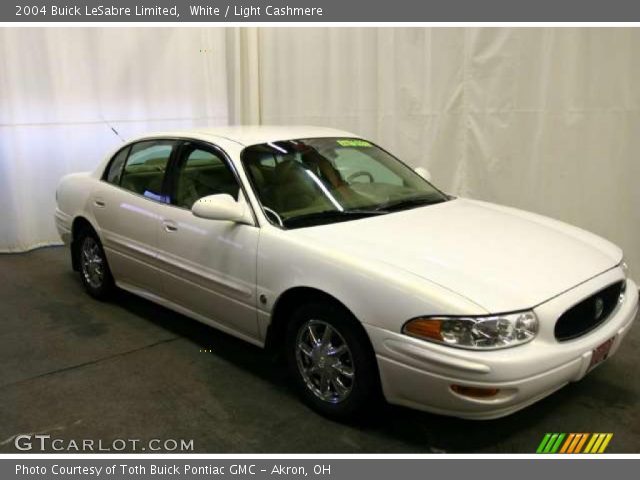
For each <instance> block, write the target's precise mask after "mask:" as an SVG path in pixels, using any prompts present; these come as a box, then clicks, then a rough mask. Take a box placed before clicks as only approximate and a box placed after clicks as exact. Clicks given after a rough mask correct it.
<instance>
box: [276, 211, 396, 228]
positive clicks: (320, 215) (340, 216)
mask: <svg viewBox="0 0 640 480" xmlns="http://www.w3.org/2000/svg"><path fill="white" fill-rule="evenodd" d="M386 213H388V212H386V211H384V210H382V209H377V208H376V209H375V210H357V209H353V210H323V211H322V212H313V213H307V214H304V215H298V216H295V217H291V218H286V219H284V220H283V223H284V226H285V227H289V228H290V227H296V226H308V225H313V224H323V223H329V222H333V221H339V222H340V221H346V220H356V219H358V218H365V217H371V216H376V215H384V214H386Z"/></svg>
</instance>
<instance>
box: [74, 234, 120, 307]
mask: <svg viewBox="0 0 640 480" xmlns="http://www.w3.org/2000/svg"><path fill="white" fill-rule="evenodd" d="M77 242H78V245H79V246H78V265H79V267H80V278H81V280H82V284H83V285H84V288H85V290H86V291H87V293H88V294H89V295H91V296H92V297H94V298H96V299H98V300H106V299H108V298H109V297H110V296H111V294H112V293H113V290H114V288H115V284H114V282H113V276H112V275H111V270H110V269H109V264H108V263H107V257H106V255H105V254H104V249H103V248H102V243H100V239H99V238H98V235H97V234H96V233H95V232H93V231H92V230H89V229H85V230H83V231H82V232H81V233H80V235H79V236H78V239H77Z"/></svg>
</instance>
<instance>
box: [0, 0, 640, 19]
mask: <svg viewBox="0 0 640 480" xmlns="http://www.w3.org/2000/svg"><path fill="white" fill-rule="evenodd" d="M0 21H2V22H638V21H640V3H639V2H634V1H631V0H607V1H603V0H535V1H531V0H393V1H382V0H347V1H345V0H244V1H237V0H59V1H53V2H52V1H45V0H14V1H13V2H12V1H3V2H1V3H0Z"/></svg>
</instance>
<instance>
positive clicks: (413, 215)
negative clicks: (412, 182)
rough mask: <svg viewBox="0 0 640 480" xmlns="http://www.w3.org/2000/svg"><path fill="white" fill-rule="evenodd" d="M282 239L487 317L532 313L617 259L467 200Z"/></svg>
mask: <svg viewBox="0 0 640 480" xmlns="http://www.w3.org/2000/svg"><path fill="white" fill-rule="evenodd" d="M289 233H290V234H293V235H296V236H300V237H302V239H303V240H304V241H305V242H313V243H315V244H317V245H318V246H321V247H323V248H330V249H332V250H334V251H340V252H342V253H346V254H348V255H354V256H358V257H360V258H363V257H364V258H366V259H367V260H370V261H372V262H378V264H379V265H380V267H381V268H389V267H391V268H397V269H401V270H404V271H406V272H409V273H411V274H413V275H416V276H417V277H420V278H422V279H425V280H428V281H430V282H434V283H436V284H438V285H440V286H442V287H444V288H446V289H449V290H451V291H453V292H455V293H457V294H459V295H462V296H464V297H466V298H467V299H469V300H471V301H473V302H474V303H476V304H477V305H479V306H481V307H482V308H484V309H485V310H487V311H488V312H492V313H499V312H508V311H514V310H520V309H525V308H531V307H534V306H536V305H538V304H540V303H543V302H544V301H546V300H548V299H550V298H552V297H555V296H557V295H558V294H560V293H562V292H564V291H566V290H568V289H570V288H572V287H574V286H576V285H578V284H580V283H582V282H584V281H586V280H588V279H590V278H592V277H594V276H596V275H598V274H600V273H602V272H604V271H606V270H608V269H610V268H612V267H614V266H615V265H617V264H618V263H619V262H620V261H621V259H622V252H621V250H620V249H619V248H618V247H616V246H615V245H613V244H612V243H610V242H608V241H606V240H604V239H602V238H600V237H598V236H596V235H593V234H591V233H589V232H586V231H584V230H581V229H579V228H576V227H572V226H570V225H567V224H564V223H562V222H559V221H556V220H552V219H550V218H547V217H543V216H540V215H536V214H532V213H528V212H524V211H521V210H517V209H513V208H508V207H502V206H499V205H494V204H490V203H485V202H479V201H474V200H467V199H456V200H452V201H449V202H444V203H440V204H435V205H430V206H425V207H420V208H415V209H411V210H405V211H401V212H395V213H392V214H388V215H381V216H377V217H368V218H365V219H361V220H354V221H348V222H340V223H334V224H330V225H322V226H316V227H308V228H301V229H297V230H291V231H290V232H289Z"/></svg>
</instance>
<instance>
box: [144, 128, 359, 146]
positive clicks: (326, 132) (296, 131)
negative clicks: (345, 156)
mask: <svg viewBox="0 0 640 480" xmlns="http://www.w3.org/2000/svg"><path fill="white" fill-rule="evenodd" d="M157 137H186V138H196V139H201V140H207V139H211V140H213V139H216V138H225V139H227V140H230V141H232V142H235V143H238V144H240V145H244V146H248V145H256V144H260V143H268V142H277V141H280V140H296V139H303V138H326V137H357V138H360V136H359V135H355V134H353V133H351V132H347V131H344V130H337V129H333V128H326V127H313V126H302V125H296V126H265V125H259V126H256V125H236V126H228V127H205V128H192V129H189V130H176V131H171V132H159V133H153V134H148V135H144V136H141V137H140V138H138V139H136V140H142V139H144V138H157Z"/></svg>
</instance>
